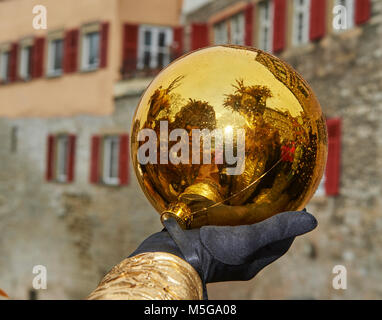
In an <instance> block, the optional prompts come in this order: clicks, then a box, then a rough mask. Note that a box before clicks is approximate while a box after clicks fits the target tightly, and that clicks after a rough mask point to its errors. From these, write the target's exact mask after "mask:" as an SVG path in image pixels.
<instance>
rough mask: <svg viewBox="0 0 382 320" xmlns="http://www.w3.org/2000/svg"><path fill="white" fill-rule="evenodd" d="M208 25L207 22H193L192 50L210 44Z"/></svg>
mask: <svg viewBox="0 0 382 320" xmlns="http://www.w3.org/2000/svg"><path fill="white" fill-rule="evenodd" d="M208 44H209V36H208V25H207V24H206V23H193V24H192V25H191V50H196V49H199V48H203V47H206V46H208Z"/></svg>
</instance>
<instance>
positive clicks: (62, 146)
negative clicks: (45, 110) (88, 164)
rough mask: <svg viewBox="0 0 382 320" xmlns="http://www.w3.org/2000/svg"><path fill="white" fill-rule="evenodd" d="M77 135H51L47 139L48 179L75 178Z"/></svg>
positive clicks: (67, 179) (58, 180)
mask: <svg viewBox="0 0 382 320" xmlns="http://www.w3.org/2000/svg"><path fill="white" fill-rule="evenodd" d="M75 146H76V136H75V135H72V134H56V135H49V136H48V141H47V158H46V180H48V181H57V182H71V181H73V179H74V156H75Z"/></svg>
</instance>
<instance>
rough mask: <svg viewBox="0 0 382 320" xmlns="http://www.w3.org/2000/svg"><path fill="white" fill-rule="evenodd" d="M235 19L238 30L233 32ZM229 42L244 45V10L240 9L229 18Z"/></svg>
mask: <svg viewBox="0 0 382 320" xmlns="http://www.w3.org/2000/svg"><path fill="white" fill-rule="evenodd" d="M235 20H236V21H237V23H238V24H237V25H238V26H239V31H238V32H237V30H236V31H235V32H234V31H233V30H234V26H233V25H234V21H235ZM229 30H230V43H231V44H236V45H242V46H243V45H244V42H245V16H244V12H243V11H240V12H238V13H236V14H234V15H233V16H231V17H230V18H229Z"/></svg>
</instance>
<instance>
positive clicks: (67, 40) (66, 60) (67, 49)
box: [62, 31, 72, 73]
mask: <svg viewBox="0 0 382 320" xmlns="http://www.w3.org/2000/svg"><path fill="white" fill-rule="evenodd" d="M71 38H72V32H71V31H66V32H65V37H64V55H63V61H62V64H63V70H64V72H65V73H69V72H70V61H69V57H70V42H71Z"/></svg>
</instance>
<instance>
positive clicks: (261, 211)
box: [131, 45, 327, 228]
mask: <svg viewBox="0 0 382 320" xmlns="http://www.w3.org/2000/svg"><path fill="white" fill-rule="evenodd" d="M131 137H132V144H131V151H132V152H131V154H132V158H133V165H134V169H135V172H136V175H137V178H138V181H139V183H140V185H141V187H142V189H143V191H144V192H145V194H146V196H147V198H148V199H149V200H150V202H151V204H152V205H153V206H154V208H155V209H156V210H157V211H158V213H159V214H161V215H162V219H163V218H164V217H169V216H171V215H172V216H174V217H176V218H177V220H178V221H179V222H180V224H181V225H182V226H183V227H184V228H195V227H200V226H203V225H241V224H252V223H255V222H258V221H261V220H264V219H266V218H268V217H270V216H272V215H274V214H277V213H280V212H283V211H294V210H301V209H303V208H304V207H305V205H306V204H307V202H308V201H309V200H310V198H311V197H312V196H313V194H314V192H315V190H316V188H317V187H318V184H319V182H320V180H321V177H322V174H323V171H324V167H325V162H326V155H327V133H326V125H325V120H324V118H323V115H322V111H321V108H320V105H319V102H318V101H317V98H316V96H315V95H314V93H313V91H312V89H311V88H310V86H309V85H308V84H307V82H306V81H305V80H304V79H303V78H302V77H301V76H300V75H299V74H298V73H297V72H296V71H295V70H294V69H293V68H291V67H290V66H289V65H288V64H287V63H285V62H283V61H282V60H280V59H278V58H276V57H274V56H272V55H270V54H267V53H265V52H263V51H261V50H257V49H254V48H249V47H241V46H228V45H227V46H214V47H208V48H205V49H201V50H197V51H194V52H191V53H189V54H187V55H184V56H183V57H181V58H179V59H177V60H176V61H174V62H173V63H171V64H170V65H169V66H168V67H166V68H165V69H164V70H163V71H161V72H160V73H159V74H158V76H157V77H156V78H155V79H154V80H153V81H152V82H151V84H150V85H149V86H148V88H147V89H146V91H145V92H144V94H143V95H142V98H141V100H140V102H139V105H138V108H137V110H136V112H135V115H134V119H133V125H132V133H131Z"/></svg>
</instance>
